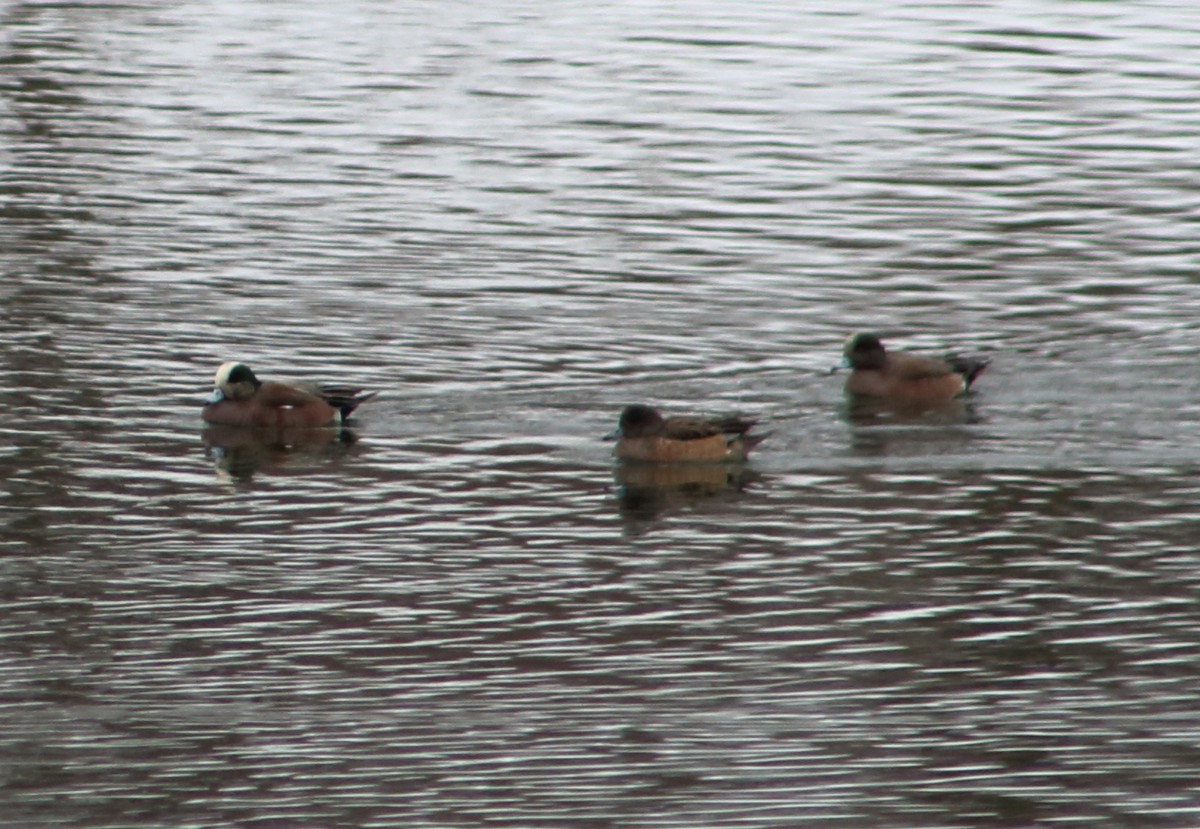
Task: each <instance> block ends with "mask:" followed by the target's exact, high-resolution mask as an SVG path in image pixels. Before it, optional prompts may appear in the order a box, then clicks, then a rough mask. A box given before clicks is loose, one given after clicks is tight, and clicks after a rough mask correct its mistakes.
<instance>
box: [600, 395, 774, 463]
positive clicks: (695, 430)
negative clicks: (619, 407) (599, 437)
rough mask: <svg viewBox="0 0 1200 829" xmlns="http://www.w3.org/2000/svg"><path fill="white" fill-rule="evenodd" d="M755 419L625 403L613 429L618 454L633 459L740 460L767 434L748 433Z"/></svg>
mask: <svg viewBox="0 0 1200 829" xmlns="http://www.w3.org/2000/svg"><path fill="white" fill-rule="evenodd" d="M754 423H755V421H753V420H746V419H744V418H741V417H737V416H729V417H714V418H705V417H663V416H662V414H660V413H659V411H658V410H657V409H655V408H653V407H651V406H645V405H642V404H635V405H633V406H626V407H625V409H624V410H623V411H622V412H621V419H620V421H619V422H618V424H617V428H616V430H615V431H614V432H612V433H611V434H609V435H606V436H605V438H604V439H605V440H616V441H617V447H616V450H615V454H616V455H617V457H618V458H622V459H624V460H631V461H653V462H662V463H670V462H675V461H710V462H711V461H740V460H743V459H745V457H746V455H747V454H748V453H749V452H750V450H751V449H753V448H754V447H755V446H757V445H758V444H759V443H761V442H762V441H763V439H764V438H766V435H751V434H748V432H749V431H750V429H751V427H753V426H754Z"/></svg>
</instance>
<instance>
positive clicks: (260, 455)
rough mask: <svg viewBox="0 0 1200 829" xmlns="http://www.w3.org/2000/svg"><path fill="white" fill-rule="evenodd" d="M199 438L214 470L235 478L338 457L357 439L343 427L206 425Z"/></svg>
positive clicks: (293, 467) (242, 478)
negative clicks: (307, 427)
mask: <svg viewBox="0 0 1200 829" xmlns="http://www.w3.org/2000/svg"><path fill="white" fill-rule="evenodd" d="M200 437H201V439H202V440H203V441H204V450H205V455H207V456H208V457H209V458H210V459H212V461H213V464H214V466H215V467H216V469H217V473H218V474H219V475H220V476H221V477H226V478H231V479H233V480H237V481H248V480H250V478H252V477H253V476H254V474H255V473H256V472H267V473H276V472H284V471H286V470H296V469H299V468H301V467H303V466H305V465H306V464H307V463H309V462H313V461H317V460H324V459H327V458H330V457H337V456H340V455H342V454H344V453H345V452H346V451H347V450H348V449H349V448H350V447H351V446H353V445H354V443H355V442H356V440H357V437H356V436H355V434H354V432H353V431H352V430H351V429H349V428H346V427H344V426H338V427H332V428H311V429H306V428H302V427H283V428H278V427H272V426H259V427H248V426H208V427H206V428H205V429H204V430H203V431H202V432H201V433H200Z"/></svg>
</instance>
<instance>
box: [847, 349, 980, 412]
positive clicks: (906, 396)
mask: <svg viewBox="0 0 1200 829" xmlns="http://www.w3.org/2000/svg"><path fill="white" fill-rule="evenodd" d="M842 365H843V366H847V367H850V368H852V369H853V371H852V372H851V373H850V376H849V377H848V378H846V392H847V393H848V394H851V395H854V396H856V397H870V398H877V399H880V400H887V401H890V402H892V403H896V404H900V405H908V406H922V405H927V404H937V403H944V402H946V401H948V400H953V399H954V398H956V397H958V396H959V395H961V394H963V393H964V392H966V391H967V389H969V388H970V387H971V384H972V383H973V382H975V378H977V377H978V376H979V375H980V374H981V373H983V370H984V369H985V368H987V366H988V360H986V359H979V358H969V357H957V356H951V357H946V358H945V359H940V358H937V357H926V356H924V355H920V354H911V353H909V352H906V351H887V350H886V349H884V347H883V342H882V341H880V339H879V337H877V336H876V335H874V334H854V335H852V336H851V337H850V339H849V340H847V341H846V349H845V359H844V360H843V362H842Z"/></svg>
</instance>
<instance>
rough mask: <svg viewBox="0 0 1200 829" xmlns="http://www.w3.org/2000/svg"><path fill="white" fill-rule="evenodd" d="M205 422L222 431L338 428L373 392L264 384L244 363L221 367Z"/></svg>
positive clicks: (227, 364) (333, 387)
mask: <svg viewBox="0 0 1200 829" xmlns="http://www.w3.org/2000/svg"><path fill="white" fill-rule="evenodd" d="M213 384H214V385H215V386H216V389H215V390H214V391H213V393H212V395H211V396H210V397H209V398H208V400H207V401H206V402H205V404H204V409H203V410H202V412H201V415H202V417H203V418H204V420H205V421H206V422H208V423H213V424H217V425H221V426H269V427H276V428H297V427H300V428H303V427H311V426H328V425H337V424H340V423H342V422H344V421H345V420H346V418H348V417H349V416H350V413H351V412H353V411H354V410H355V409H356V408H358V405H359V404H360V403H362V402H363V401H364V400H368V399H370V398H371V397H374V396H375V394H376V393H375V392H367V393H365V394H364V393H363V391H362V389H355V388H347V387H344V386H320V387H311V388H310V387H306V386H293V385H289V384H287V383H280V382H276V381H271V380H267V381H265V382H264V381H262V380H259V379H258V378H257V377H255V376H254V372H253V371H251V370H250V367H249V366H247V365H246V364H245V363H239V362H237V361H236V360H231V361H230V362H227V363H223V364H222V365H221V367H220V368H218V369H217V374H216V377H215V378H214V380H213Z"/></svg>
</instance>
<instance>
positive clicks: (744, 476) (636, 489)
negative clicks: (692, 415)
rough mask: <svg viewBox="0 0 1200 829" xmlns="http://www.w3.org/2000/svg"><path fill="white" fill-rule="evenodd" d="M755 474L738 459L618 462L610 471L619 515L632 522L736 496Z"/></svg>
mask: <svg viewBox="0 0 1200 829" xmlns="http://www.w3.org/2000/svg"><path fill="white" fill-rule="evenodd" d="M758 477H759V475H758V474H757V473H756V472H754V471H753V470H751V469H748V468H747V467H746V466H745V464H743V463H741V462H736V461H735V462H732V463H707V464H704V463H647V462H645V461H619V462H618V463H617V466H616V468H615V469H614V470H613V478H614V480H615V481H616V482H617V503H618V506H619V508H620V512H621V515H622V516H624V517H625V518H628V519H631V520H634V521H648V520H650V519H653V518H658V517H659V516H662V515H666V514H670V513H674V512H682V511H683V510H686V509H694V508H697V507H701V506H705V505H707V506H714V505H719V504H720V503H722V502H723V501H725V500H726V499H728V498H732V497H737V496H738V495H740V494H741V493H742V492H744V491H745V490H746V488H747V487H748V486H749V485H750V484H751V483H753V482H754V481H756V480H757V479H758Z"/></svg>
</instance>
